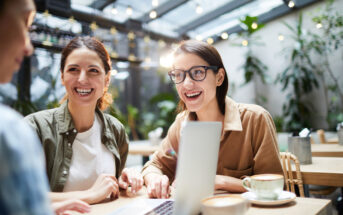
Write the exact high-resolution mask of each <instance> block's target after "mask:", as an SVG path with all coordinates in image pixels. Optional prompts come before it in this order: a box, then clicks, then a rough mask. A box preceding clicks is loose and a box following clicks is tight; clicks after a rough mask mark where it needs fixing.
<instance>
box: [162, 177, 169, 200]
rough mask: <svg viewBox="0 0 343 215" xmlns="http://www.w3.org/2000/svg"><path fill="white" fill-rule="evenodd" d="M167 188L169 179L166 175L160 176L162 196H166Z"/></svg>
mask: <svg viewBox="0 0 343 215" xmlns="http://www.w3.org/2000/svg"><path fill="white" fill-rule="evenodd" d="M168 189H169V179H168V177H166V176H163V177H162V180H161V196H162V198H168Z"/></svg>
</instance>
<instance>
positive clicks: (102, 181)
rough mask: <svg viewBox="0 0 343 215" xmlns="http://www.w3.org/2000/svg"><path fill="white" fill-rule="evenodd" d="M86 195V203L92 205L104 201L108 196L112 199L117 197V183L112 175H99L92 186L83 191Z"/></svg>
mask: <svg viewBox="0 0 343 215" xmlns="http://www.w3.org/2000/svg"><path fill="white" fill-rule="evenodd" d="M85 192H86V193H87V194H86V195H88V201H87V202H88V203H89V204H94V203H98V202H100V201H102V200H104V199H106V198H107V197H108V196H109V195H111V196H112V197H114V198H117V197H118V196H119V186H118V181H117V179H116V177H115V176H114V175H110V174H101V175H99V177H98V178H97V179H96V181H95V182H94V184H93V186H92V187H91V188H90V189H88V190H87V191H85Z"/></svg>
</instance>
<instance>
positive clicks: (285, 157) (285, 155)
mask: <svg viewBox="0 0 343 215" xmlns="http://www.w3.org/2000/svg"><path fill="white" fill-rule="evenodd" d="M280 158H281V164H282V169H283V175H284V177H285V182H286V189H287V191H290V192H293V193H295V185H298V188H299V194H300V197H305V195H304V186H303V180H302V177H301V172H300V163H299V160H298V158H297V157H296V156H295V155H294V154H292V153H290V152H280ZM292 162H293V163H294V166H293V167H295V172H296V175H295V177H294V175H293V169H292Z"/></svg>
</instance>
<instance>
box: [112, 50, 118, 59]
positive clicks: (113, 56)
mask: <svg viewBox="0 0 343 215" xmlns="http://www.w3.org/2000/svg"><path fill="white" fill-rule="evenodd" d="M110 55H111V57H112V58H117V57H119V55H118V53H117V52H115V51H113V52H111V54H110Z"/></svg>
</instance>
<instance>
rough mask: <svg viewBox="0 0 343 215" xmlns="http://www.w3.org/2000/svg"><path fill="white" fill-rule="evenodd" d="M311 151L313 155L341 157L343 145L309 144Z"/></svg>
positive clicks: (342, 155)
mask: <svg viewBox="0 0 343 215" xmlns="http://www.w3.org/2000/svg"><path fill="white" fill-rule="evenodd" d="M311 151H312V156H315V157H343V145H339V144H311Z"/></svg>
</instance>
